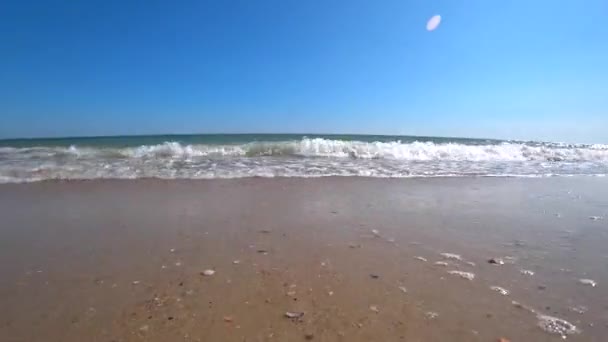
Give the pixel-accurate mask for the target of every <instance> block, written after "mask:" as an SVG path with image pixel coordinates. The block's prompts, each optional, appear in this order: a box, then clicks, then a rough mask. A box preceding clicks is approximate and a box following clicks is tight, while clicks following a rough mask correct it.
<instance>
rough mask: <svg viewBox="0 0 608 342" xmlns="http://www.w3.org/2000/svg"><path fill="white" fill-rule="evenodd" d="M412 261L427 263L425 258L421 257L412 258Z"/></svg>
mask: <svg viewBox="0 0 608 342" xmlns="http://www.w3.org/2000/svg"><path fill="white" fill-rule="evenodd" d="M414 259H416V260H419V261H423V262H427V261H428V260H426V258H424V257H421V256H417V257H414Z"/></svg>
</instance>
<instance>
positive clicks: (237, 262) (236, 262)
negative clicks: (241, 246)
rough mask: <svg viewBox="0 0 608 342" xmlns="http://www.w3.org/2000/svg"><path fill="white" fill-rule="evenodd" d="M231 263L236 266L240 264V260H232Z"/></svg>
mask: <svg viewBox="0 0 608 342" xmlns="http://www.w3.org/2000/svg"><path fill="white" fill-rule="evenodd" d="M232 263H233V264H235V265H238V264H240V263H241V260H234V261H233V262H232Z"/></svg>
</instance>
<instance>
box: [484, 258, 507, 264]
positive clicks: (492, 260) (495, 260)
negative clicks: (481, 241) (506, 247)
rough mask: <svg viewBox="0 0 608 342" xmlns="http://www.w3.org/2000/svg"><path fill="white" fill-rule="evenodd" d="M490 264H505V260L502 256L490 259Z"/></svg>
mask: <svg viewBox="0 0 608 342" xmlns="http://www.w3.org/2000/svg"><path fill="white" fill-rule="evenodd" d="M488 264H493V265H504V264H505V261H504V260H502V259H501V258H492V259H490V260H488Z"/></svg>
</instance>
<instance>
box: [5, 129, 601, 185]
mask: <svg viewBox="0 0 608 342" xmlns="http://www.w3.org/2000/svg"><path fill="white" fill-rule="evenodd" d="M606 174H608V145H582V144H579V145H577V144H561V143H547V142H520V141H502V140H491V139H466V138H442V137H412V136H379V135H314V134H299V135H296V134H215V135H154V136H116V137H90V138H53V139H13V140H0V182H3V183H9V182H31V181H39V180H47V179H113V178H117V179H135V178H150V177H151V178H166V179H173V178H180V179H208V178H239V177H322V176H366V177H437V176H442V177H447V176H450V177H470V176H510V177H513V176H515V177H539V176H541V177H542V176H566V175H594V176H604V175H606Z"/></svg>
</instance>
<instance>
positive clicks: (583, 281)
mask: <svg viewBox="0 0 608 342" xmlns="http://www.w3.org/2000/svg"><path fill="white" fill-rule="evenodd" d="M578 282H579V283H581V284H583V285H589V286H591V287H595V286H596V285H597V282H595V280H592V279H579V280H578Z"/></svg>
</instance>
